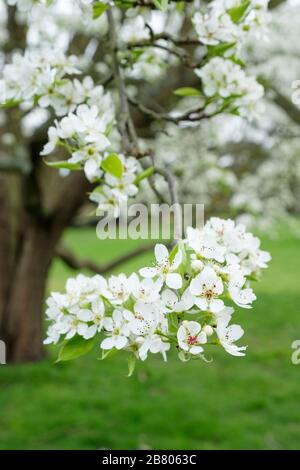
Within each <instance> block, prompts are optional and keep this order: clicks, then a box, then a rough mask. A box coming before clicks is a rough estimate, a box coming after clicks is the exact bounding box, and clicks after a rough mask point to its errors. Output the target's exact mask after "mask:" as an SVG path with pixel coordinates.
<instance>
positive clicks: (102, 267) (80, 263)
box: [55, 245, 154, 274]
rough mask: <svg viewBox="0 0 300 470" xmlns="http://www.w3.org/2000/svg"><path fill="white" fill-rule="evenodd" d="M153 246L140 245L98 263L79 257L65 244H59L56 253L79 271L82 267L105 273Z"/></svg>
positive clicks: (70, 266)
mask: <svg viewBox="0 0 300 470" xmlns="http://www.w3.org/2000/svg"><path fill="white" fill-rule="evenodd" d="M153 248H154V245H144V246H140V247H138V248H136V249H135V250H133V251H130V252H129V253H125V255H122V256H120V257H119V258H117V259H115V260H113V261H110V262H109V263H105V264H98V263H95V262H94V261H91V260H88V259H78V258H77V257H76V256H75V255H74V253H72V252H71V251H70V250H69V249H67V248H65V247H63V246H58V247H57V248H56V253H55V255H56V256H57V257H58V258H60V259H61V260H62V261H63V262H64V263H65V264H66V265H67V266H69V268H71V269H75V270H78V271H80V270H82V269H87V270H89V271H92V272H93V273H96V274H105V273H107V272H109V271H112V270H113V269H115V268H117V267H119V266H120V265H122V264H124V263H126V262H127V261H130V260H131V259H132V258H136V257H137V256H140V255H142V254H144V253H147V252H148V251H151V250H153Z"/></svg>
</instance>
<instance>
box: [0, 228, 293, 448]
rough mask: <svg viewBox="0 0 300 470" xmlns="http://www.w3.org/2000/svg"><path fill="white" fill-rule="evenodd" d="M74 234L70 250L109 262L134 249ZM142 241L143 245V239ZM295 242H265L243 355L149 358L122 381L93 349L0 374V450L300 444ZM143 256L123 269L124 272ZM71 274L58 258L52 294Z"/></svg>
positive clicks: (121, 370) (114, 362)
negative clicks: (208, 359) (266, 253)
mask: <svg viewBox="0 0 300 470" xmlns="http://www.w3.org/2000/svg"><path fill="white" fill-rule="evenodd" d="M137 243H138V242H134V241H130V242H128V241H124V242H121V241H107V242H100V241H99V240H97V239H96V237H95V233H94V231H93V230H83V231H70V232H69V233H68V234H67V236H66V244H68V245H69V246H70V247H72V248H73V249H74V250H76V251H77V252H78V253H79V254H80V255H81V256H83V257H88V256H90V257H94V259H96V260H97V261H99V262H101V261H105V260H108V259H110V258H112V257H116V256H118V254H121V253H123V252H124V251H125V250H130V249H132V248H133V247H134V246H136V245H137ZM139 243H141V242H139ZM299 245H300V242H299V240H296V239H294V238H292V237H291V236H289V235H283V236H282V237H281V238H280V240H271V241H270V240H264V242H263V247H264V248H265V249H268V250H270V251H271V252H272V256H273V261H272V263H271V266H270V268H269V270H267V271H266V273H265V276H264V278H263V280H262V282H261V283H260V284H259V285H258V286H257V289H256V292H257V295H258V300H257V302H256V303H255V306H254V308H253V310H251V311H246V310H242V311H239V312H238V313H237V316H238V317H237V320H238V321H240V322H241V324H242V325H243V326H244V327H245V330H246V334H245V339H244V344H248V346H249V347H248V354H247V356H246V357H245V358H233V357H231V356H229V355H228V354H226V353H225V352H223V351H221V350H220V351H219V350H216V351H214V358H215V360H214V362H213V363H212V364H205V363H203V362H200V361H199V362H198V361H195V362H190V363H187V364H183V363H181V362H180V361H178V360H177V358H176V356H175V355H173V356H172V355H170V356H169V361H168V363H167V364H165V363H163V362H162V361H161V359H160V357H156V356H152V357H151V358H150V359H149V360H148V361H147V362H146V363H143V364H139V366H138V368H137V371H136V373H135V375H134V377H132V378H130V379H129V378H127V377H126V374H127V364H126V361H125V358H124V356H123V355H122V354H120V355H119V356H115V357H114V358H112V359H109V360H107V361H103V362H101V361H97V360H96V358H97V357H98V355H99V353H98V351H94V352H93V353H92V354H91V355H89V356H88V357H85V358H82V359H80V360H78V361H75V362H72V363H65V364H57V365H56V364H53V359H54V351H50V357H49V359H48V360H46V361H44V362H43V363H40V364H36V365H26V366H11V367H9V366H2V367H1V368H0V404H1V405H0V406H1V411H0V413H1V414H0V448H1V449H19V448H21V449H101V448H111V449H120V448H121V449H142V448H146V449H167V448H170V449H171V448H172V449H282V448H286V449H295V448H299V447H300V406H299V396H300V395H299V383H300V365H299V366H298V367H297V366H294V365H292V364H291V360H290V356H291V347H290V346H291V343H292V341H294V340H295V339H300V289H299V287H300V282H299V279H300V250H299ZM151 256H152V255H151V254H150V253H149V254H146V255H143V256H141V257H139V258H137V259H135V260H134V261H132V262H130V263H127V264H126V266H124V267H122V268H120V270H124V271H127V272H130V271H131V270H134V269H137V268H138V267H139V266H141V265H142V264H144V263H146V262H147V261H148V260H150V259H151ZM69 275H70V272H69V271H68V270H67V269H66V268H65V267H64V266H63V265H62V264H61V263H59V262H57V263H56V264H55V266H54V267H53V269H52V273H51V279H50V281H49V289H55V290H58V289H61V288H62V287H63V283H64V281H65V279H66V278H67V277H68V276H69Z"/></svg>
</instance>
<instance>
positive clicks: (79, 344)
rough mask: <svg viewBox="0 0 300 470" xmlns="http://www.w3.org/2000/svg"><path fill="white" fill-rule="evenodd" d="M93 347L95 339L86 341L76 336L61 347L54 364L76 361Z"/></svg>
mask: <svg viewBox="0 0 300 470" xmlns="http://www.w3.org/2000/svg"><path fill="white" fill-rule="evenodd" d="M94 345H95V338H92V339H88V340H86V339H84V338H82V336H79V335H76V336H74V337H73V338H72V339H70V340H68V341H66V342H65V343H64V344H63V345H62V347H61V349H60V351H59V354H58V359H57V361H56V362H61V361H71V360H72V359H77V358H78V357H80V356H83V355H84V354H87V353H88V352H90V351H91V350H92V348H93V347H94Z"/></svg>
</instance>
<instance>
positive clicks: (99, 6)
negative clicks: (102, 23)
mask: <svg viewBox="0 0 300 470" xmlns="http://www.w3.org/2000/svg"><path fill="white" fill-rule="evenodd" d="M107 8H108V5H106V4H105V3H103V2H96V3H95V4H94V5H93V19H94V20H95V19H97V18H99V17H100V16H101V15H102V13H104V12H105V11H106V10H107Z"/></svg>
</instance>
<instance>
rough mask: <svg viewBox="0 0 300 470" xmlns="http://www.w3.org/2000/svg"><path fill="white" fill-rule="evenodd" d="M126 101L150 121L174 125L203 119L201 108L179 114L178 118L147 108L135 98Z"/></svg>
mask: <svg viewBox="0 0 300 470" xmlns="http://www.w3.org/2000/svg"><path fill="white" fill-rule="evenodd" d="M128 101H129V103H130V104H131V105H132V106H135V107H136V108H138V109H139V110H140V111H141V112H142V113H143V114H146V115H147V116H149V117H151V118H152V119H156V120H158V121H167V122H173V123H174V124H178V123H180V122H181V121H191V122H197V121H201V119H204V118H205V115H204V113H203V108H202V107H201V108H195V109H192V110H189V111H186V112H185V113H183V114H179V115H178V116H171V115H170V114H168V113H159V112H157V111H155V110H154V109H151V108H148V107H147V106H145V105H144V104H143V103H141V102H140V101H138V100H136V99H135V98H131V97H130V98H128Z"/></svg>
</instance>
